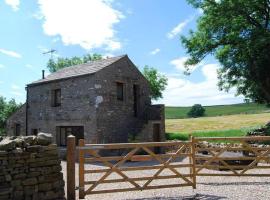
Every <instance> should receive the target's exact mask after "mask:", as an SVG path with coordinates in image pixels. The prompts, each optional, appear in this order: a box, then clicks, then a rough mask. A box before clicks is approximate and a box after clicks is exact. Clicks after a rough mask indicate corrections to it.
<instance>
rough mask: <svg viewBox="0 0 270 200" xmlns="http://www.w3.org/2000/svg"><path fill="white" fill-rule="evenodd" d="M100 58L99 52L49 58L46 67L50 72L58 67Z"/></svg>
mask: <svg viewBox="0 0 270 200" xmlns="http://www.w3.org/2000/svg"><path fill="white" fill-rule="evenodd" d="M100 59H102V56H101V55H100V54H96V53H94V54H93V55H91V54H87V55H85V56H83V57H77V56H74V57H71V58H61V57H59V58H57V60H54V59H52V58H51V59H50V60H49V61H48V63H47V68H48V69H49V71H50V72H56V71H58V70H59V69H62V68H65V67H70V66H72V65H78V64H83V63H87V62H89V61H95V60H100Z"/></svg>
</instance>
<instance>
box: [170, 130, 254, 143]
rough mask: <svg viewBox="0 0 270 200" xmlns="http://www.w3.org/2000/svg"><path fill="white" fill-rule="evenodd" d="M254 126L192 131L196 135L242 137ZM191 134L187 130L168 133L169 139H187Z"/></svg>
mask: <svg viewBox="0 0 270 200" xmlns="http://www.w3.org/2000/svg"><path fill="white" fill-rule="evenodd" d="M251 129H252V128H245V129H230V130H214V131H194V132H192V133H191V135H193V136H194V137H242V136H245V135H246V133H247V132H248V131H249V130H251ZM188 138H189V134H188V133H185V132H179V133H166V139H167V140H183V141H186V140H188Z"/></svg>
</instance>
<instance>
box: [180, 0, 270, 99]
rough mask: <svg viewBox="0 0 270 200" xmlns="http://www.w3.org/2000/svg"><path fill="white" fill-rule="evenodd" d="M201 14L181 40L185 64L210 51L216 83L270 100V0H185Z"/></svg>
mask: <svg viewBox="0 0 270 200" xmlns="http://www.w3.org/2000/svg"><path fill="white" fill-rule="evenodd" d="M187 1H188V2H189V3H190V4H191V5H192V6H193V7H195V8H197V9H201V10H202V11H203V14H202V15H201V16H200V17H199V19H198V20H197V30H196V31H190V34H189V35H188V36H187V37H184V36H182V38H181V41H182V44H183V45H184V47H185V48H186V49H187V53H188V54H189V55H190V58H189V59H188V61H187V62H186V66H187V68H188V67H189V66H191V65H195V64H197V63H199V62H200V61H201V60H203V59H204V58H205V57H206V56H207V55H214V56H215V57H216V58H217V59H218V60H219V62H220V63H221V69H220V70H219V72H218V74H219V87H220V89H221V90H227V91H228V90H229V89H230V88H232V87H236V88H237V94H242V95H244V96H245V97H246V98H249V99H251V100H253V101H256V102H259V103H267V104H270V24H269V21H270V1H269V0H187Z"/></svg>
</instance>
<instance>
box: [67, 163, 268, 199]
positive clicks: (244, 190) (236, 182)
mask: <svg viewBox="0 0 270 200" xmlns="http://www.w3.org/2000/svg"><path fill="white" fill-rule="evenodd" d="M152 164H155V163H152ZM127 165H130V163H128V164H127ZM132 165H134V163H133V164H132ZM135 165H136V163H135ZM62 167H63V173H64V177H65V178H66V162H65V161H63V162H62ZM87 168H91V169H97V168H101V166H98V165H90V164H88V165H86V169H87ZM262 171H263V173H268V174H270V171H269V170H268V169H267V170H265V169H261V170H252V171H250V172H253V173H262ZM154 172H155V171H154V170H148V171H143V172H142V171H140V172H139V173H140V176H147V175H148V176H150V175H152V174H153V173H154ZM76 173H77V174H76V179H77V180H76V181H77V183H78V165H77V164H76ZM125 173H126V174H127V175H128V176H131V177H132V176H136V175H137V174H136V173H138V171H137V172H128V173H127V172H125ZM164 173H166V175H172V174H171V173H170V172H169V171H165V172H164ZM215 173H219V172H215ZM222 173H224V172H222ZM162 175H165V174H162ZM113 176H114V177H117V178H118V177H119V176H117V175H114V174H113ZM88 177H89V175H87V178H88ZM97 178H98V177H97V176H91V178H90V179H89V180H94V179H97ZM119 178H120V177H119ZM164 181H165V182H164ZM174 181H179V180H173V179H170V180H168V179H167V180H159V181H158V183H159V184H162V183H163V184H164V183H166V184H173V183H176V182H174ZM116 184H117V187H127V184H121V183H115V184H114V188H115V185H116ZM153 184H154V183H153ZM105 188H110V189H112V185H111V184H106V185H105V184H104V185H103V186H102V189H105ZM98 189H100V187H99V188H98ZM77 196H78V194H77ZM86 199H91V200H93V199H95V200H96V199H99V200H103V199H104V200H106V199H107V200H118V199H119V200H123V199H133V200H161V199H164V200H176V199H183V200H184V199H185V200H187V199H200V200H210V199H211V200H219V199H234V200H236V199H241V200H242V199H248V200H253V199H254V200H255V199H256V200H261V199H263V200H267V199H269V200H270V177H197V189H196V190H193V189H192V188H191V187H181V188H179V187H178V188H169V189H154V190H145V191H135V192H121V193H107V194H97V195H87V196H86Z"/></svg>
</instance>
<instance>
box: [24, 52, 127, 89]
mask: <svg viewBox="0 0 270 200" xmlns="http://www.w3.org/2000/svg"><path fill="white" fill-rule="evenodd" d="M125 56H127V55H122V56H117V57H112V58H106V59H102V60H97V61H90V62H88V63H85V64H80V65H74V66H70V67H66V68H63V69H60V70H59V71H57V72H54V73H51V74H50V75H48V76H46V77H45V78H44V79H39V80H37V81H34V82H32V83H30V84H28V85H36V84H39V83H45V82H50V81H54V80H60V79H65V78H71V77H77V76H81V75H86V74H94V73H96V72H98V71H100V70H102V69H104V68H105V67H108V66H110V65H112V64H113V63H115V62H116V61H118V60H120V59H121V58H123V57H125Z"/></svg>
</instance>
